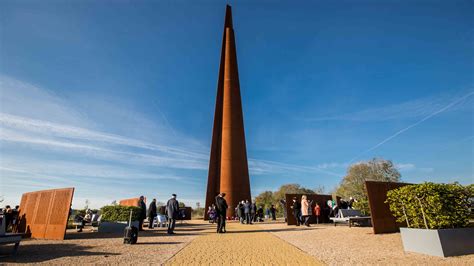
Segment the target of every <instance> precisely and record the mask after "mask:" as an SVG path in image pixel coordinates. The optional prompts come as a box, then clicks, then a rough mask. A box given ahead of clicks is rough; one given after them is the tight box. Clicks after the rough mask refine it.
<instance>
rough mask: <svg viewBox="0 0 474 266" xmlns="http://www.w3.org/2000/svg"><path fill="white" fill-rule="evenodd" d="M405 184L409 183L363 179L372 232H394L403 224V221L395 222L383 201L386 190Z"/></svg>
mask: <svg viewBox="0 0 474 266" xmlns="http://www.w3.org/2000/svg"><path fill="white" fill-rule="evenodd" d="M406 185H411V184H407V183H395V182H379V181H365V187H366V188H367V196H368V198H369V207H370V215H371V217H372V226H373V229H374V234H383V233H395V232H398V231H399V230H400V227H402V226H405V225H404V224H403V223H397V221H396V219H395V217H393V215H392V213H391V212H390V207H389V206H388V204H387V203H385V201H386V200H387V192H389V191H390V190H392V189H396V188H399V187H403V186H406Z"/></svg>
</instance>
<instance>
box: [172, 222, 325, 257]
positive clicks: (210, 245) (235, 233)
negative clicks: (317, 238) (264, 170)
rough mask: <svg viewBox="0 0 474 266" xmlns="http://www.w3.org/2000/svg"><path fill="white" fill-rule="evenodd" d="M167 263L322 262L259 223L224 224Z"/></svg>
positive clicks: (198, 239) (194, 241) (201, 237)
mask: <svg viewBox="0 0 474 266" xmlns="http://www.w3.org/2000/svg"><path fill="white" fill-rule="evenodd" d="M166 265H321V263H320V262H318V261H317V260H315V259H314V258H313V257H312V256H309V255H308V254H306V253H304V252H302V251H301V250H299V249H298V248H296V247H294V246H293V245H290V244H288V243H287V242H285V241H283V240H281V239H279V238H277V237H275V236H273V235H272V234H270V233H267V232H265V231H264V230H262V229H261V228H259V226H258V225H241V224H239V223H238V222H231V223H228V224H227V233H225V234H216V233H215V229H214V228H213V229H212V230H209V231H208V232H206V234H205V235H203V236H200V237H198V238H196V239H194V240H193V241H192V242H191V243H190V244H189V245H188V246H186V247H185V248H184V249H183V250H181V251H180V252H179V253H178V254H177V255H176V256H174V257H173V258H172V259H171V260H170V261H168V262H167V263H166Z"/></svg>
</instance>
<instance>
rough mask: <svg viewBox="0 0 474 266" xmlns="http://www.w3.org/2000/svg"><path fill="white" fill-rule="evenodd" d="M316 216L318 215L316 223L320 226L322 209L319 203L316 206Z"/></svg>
mask: <svg viewBox="0 0 474 266" xmlns="http://www.w3.org/2000/svg"><path fill="white" fill-rule="evenodd" d="M314 215H316V223H317V224H319V216H320V215H321V207H320V206H319V204H318V203H316V206H314Z"/></svg>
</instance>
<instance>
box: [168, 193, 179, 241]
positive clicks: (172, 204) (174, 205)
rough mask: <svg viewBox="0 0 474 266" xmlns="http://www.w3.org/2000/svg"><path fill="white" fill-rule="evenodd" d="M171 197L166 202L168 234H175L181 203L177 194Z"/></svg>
mask: <svg viewBox="0 0 474 266" xmlns="http://www.w3.org/2000/svg"><path fill="white" fill-rule="evenodd" d="M171 196H172V197H171V199H169V200H168V202H167V203H166V215H167V216H168V234H169V235H172V234H174V226H175V224H176V219H178V214H179V203H178V201H177V200H176V194H173V195H171Z"/></svg>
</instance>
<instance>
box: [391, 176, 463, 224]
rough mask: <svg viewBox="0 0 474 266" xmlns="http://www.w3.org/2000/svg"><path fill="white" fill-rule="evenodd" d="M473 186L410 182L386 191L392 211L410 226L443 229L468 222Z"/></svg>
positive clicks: (397, 217) (398, 219)
mask: <svg viewBox="0 0 474 266" xmlns="http://www.w3.org/2000/svg"><path fill="white" fill-rule="evenodd" d="M471 193H472V189H470V188H468V187H464V186H462V185H460V184H458V183H454V184H435V183H429V182H427V183H423V184H417V185H408V186H404V187H400V188H397V189H394V190H391V191H389V192H388V193H387V201H386V203H388V204H389V205H390V211H391V212H392V214H393V215H394V216H395V218H396V219H397V221H398V222H405V223H406V224H407V226H408V227H410V228H426V229H443V228H458V227H465V226H467V225H468V223H469V214H470V210H469V197H470V196H471Z"/></svg>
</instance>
